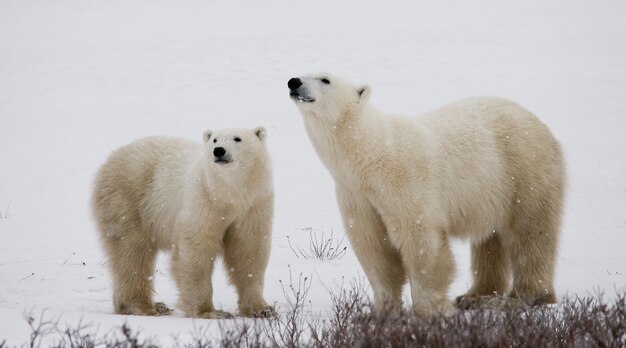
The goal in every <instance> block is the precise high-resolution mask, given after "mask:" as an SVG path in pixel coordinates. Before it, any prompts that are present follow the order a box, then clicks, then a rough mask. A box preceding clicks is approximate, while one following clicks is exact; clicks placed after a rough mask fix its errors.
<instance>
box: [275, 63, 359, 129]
mask: <svg viewBox="0 0 626 348" xmlns="http://www.w3.org/2000/svg"><path fill="white" fill-rule="evenodd" d="M287 86H288V87H289V96H290V97H291V99H292V100H293V101H294V102H295V103H296V105H297V106H298V108H299V109H300V112H302V113H303V114H304V115H310V116H314V117H319V118H324V119H325V120H327V121H331V122H333V121H336V120H337V119H339V118H340V117H341V116H342V115H346V114H354V113H355V112H357V113H358V111H359V110H360V109H361V108H362V107H363V106H364V105H366V104H367V101H368V99H369V95H370V87H369V86H366V85H364V86H355V85H353V84H352V83H351V82H350V81H347V80H345V79H342V78H340V77H337V76H333V75H330V74H325V73H319V74H309V75H304V76H300V77H294V78H292V79H290V80H289V82H288V83H287Z"/></svg>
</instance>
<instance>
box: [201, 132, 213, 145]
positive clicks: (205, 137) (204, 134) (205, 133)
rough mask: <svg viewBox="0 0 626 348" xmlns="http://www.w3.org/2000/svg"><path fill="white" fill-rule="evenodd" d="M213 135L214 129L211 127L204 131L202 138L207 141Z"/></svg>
mask: <svg viewBox="0 0 626 348" xmlns="http://www.w3.org/2000/svg"><path fill="white" fill-rule="evenodd" d="M212 135H213V131H212V130H210V129H207V130H205V131H204V133H202V139H203V140H204V142H205V143H206V142H207V141H209V139H211V136H212Z"/></svg>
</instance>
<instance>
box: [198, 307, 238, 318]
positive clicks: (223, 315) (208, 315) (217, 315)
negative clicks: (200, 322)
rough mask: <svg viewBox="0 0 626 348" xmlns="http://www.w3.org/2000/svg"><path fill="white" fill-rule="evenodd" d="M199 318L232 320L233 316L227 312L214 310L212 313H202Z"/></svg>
mask: <svg viewBox="0 0 626 348" xmlns="http://www.w3.org/2000/svg"><path fill="white" fill-rule="evenodd" d="M199 317H200V318H204V319H233V318H234V317H235V316H233V315H232V314H230V313H228V312H225V311H221V310H218V309H215V310H212V311H207V312H204V313H202V314H200V316H199Z"/></svg>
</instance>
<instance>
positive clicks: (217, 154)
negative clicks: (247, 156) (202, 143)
mask: <svg viewBox="0 0 626 348" xmlns="http://www.w3.org/2000/svg"><path fill="white" fill-rule="evenodd" d="M225 154H226V150H224V148H223V147H221V146H220V147H216V148H214V149H213V156H215V157H222V156H224V155H225Z"/></svg>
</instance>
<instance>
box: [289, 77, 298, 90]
mask: <svg viewBox="0 0 626 348" xmlns="http://www.w3.org/2000/svg"><path fill="white" fill-rule="evenodd" d="M300 86H302V80H300V79H299V78H297V77H294V78H291V79H289V82H287V87H289V89H298V87H300Z"/></svg>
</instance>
